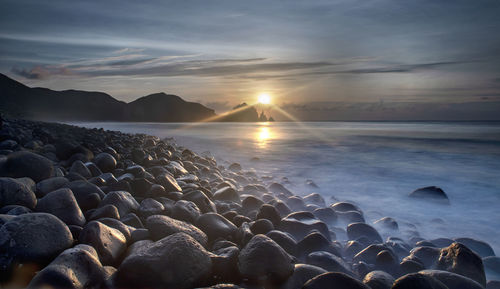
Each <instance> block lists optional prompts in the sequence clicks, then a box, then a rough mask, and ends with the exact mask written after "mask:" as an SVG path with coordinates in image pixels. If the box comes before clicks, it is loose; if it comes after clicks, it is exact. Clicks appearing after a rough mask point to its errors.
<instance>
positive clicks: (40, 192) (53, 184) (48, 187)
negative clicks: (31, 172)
mask: <svg viewBox="0 0 500 289" xmlns="http://www.w3.org/2000/svg"><path fill="white" fill-rule="evenodd" d="M67 183H69V180H68V179H67V178H65V177H53V178H48V179H45V180H43V181H41V182H39V183H38V184H36V192H35V193H36V196H37V197H39V198H42V197H43V196H45V195H46V194H48V193H50V192H52V191H55V190H57V189H59V188H62V187H63V186H64V185H66V184H67Z"/></svg>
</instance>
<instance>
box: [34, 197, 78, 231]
mask: <svg viewBox="0 0 500 289" xmlns="http://www.w3.org/2000/svg"><path fill="white" fill-rule="evenodd" d="M36 210H37V211H38V212H44V213H50V214H52V215H54V216H56V217H58V218H59V219H60V220H61V221H63V222H64V223H66V225H77V226H83V225H84V224H85V217H84V216H83V214H82V211H81V210H80V207H79V206H78V203H77V202H76V199H75V197H74V196H73V192H72V191H71V190H70V189H68V188H61V189H58V190H55V191H53V192H50V193H48V194H47V195H45V197H43V198H41V199H39V200H38V204H37V205H36Z"/></svg>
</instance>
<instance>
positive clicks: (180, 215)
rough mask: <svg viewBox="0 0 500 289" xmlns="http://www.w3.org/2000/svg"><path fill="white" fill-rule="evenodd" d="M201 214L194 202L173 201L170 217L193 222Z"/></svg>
mask: <svg viewBox="0 0 500 289" xmlns="http://www.w3.org/2000/svg"><path fill="white" fill-rule="evenodd" d="M200 215H201V212H200V209H198V206H196V204H195V203H193V202H191V201H186V200H179V201H177V202H175V204H174V207H173V208H172V218H174V219H177V220H181V221H185V222H188V223H191V224H193V223H194V222H195V221H196V220H197V219H198V217H199V216H200Z"/></svg>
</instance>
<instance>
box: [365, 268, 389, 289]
mask: <svg viewBox="0 0 500 289" xmlns="http://www.w3.org/2000/svg"><path fill="white" fill-rule="evenodd" d="M363 283H365V284H366V285H368V286H369V287H370V288H371V289H391V287H392V283H394V277H392V275H390V274H389V273H386V272H384V271H371V272H370V273H368V274H366V275H365V277H364V278H363Z"/></svg>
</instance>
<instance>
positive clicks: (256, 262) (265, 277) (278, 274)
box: [238, 235, 294, 283]
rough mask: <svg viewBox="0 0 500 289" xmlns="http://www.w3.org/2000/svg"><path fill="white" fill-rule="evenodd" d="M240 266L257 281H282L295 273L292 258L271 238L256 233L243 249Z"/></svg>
mask: <svg viewBox="0 0 500 289" xmlns="http://www.w3.org/2000/svg"><path fill="white" fill-rule="evenodd" d="M238 268H239V270H240V272H241V274H242V276H243V277H245V278H247V279H249V280H251V281H252V282H255V283H260V282H261V281H263V282H265V283H267V282H270V283H280V282H283V281H285V280H286V279H288V277H289V276H290V275H292V273H293V269H294V266H293V264H292V258H291V257H290V256H289V255H288V253H287V252H286V251H285V250H283V248H281V247H280V246H279V245H278V244H277V243H276V242H274V241H273V240H272V239H271V238H269V237H267V236H264V235H255V236H254V237H253V238H252V239H251V240H250V241H249V242H248V243H247V244H246V246H245V247H244V248H243V249H242V250H241V252H240V255H239V256H238Z"/></svg>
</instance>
